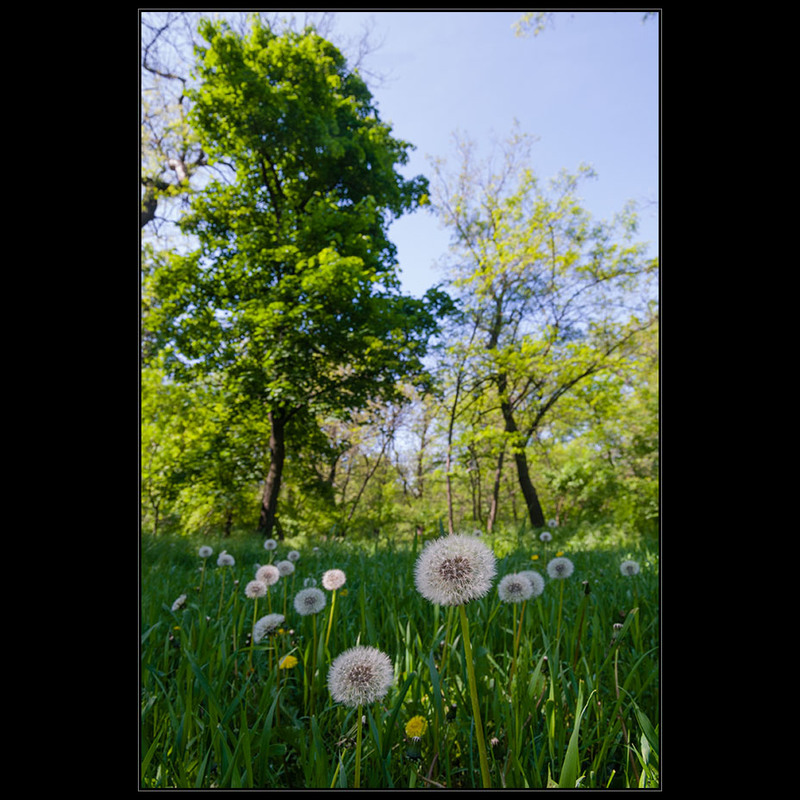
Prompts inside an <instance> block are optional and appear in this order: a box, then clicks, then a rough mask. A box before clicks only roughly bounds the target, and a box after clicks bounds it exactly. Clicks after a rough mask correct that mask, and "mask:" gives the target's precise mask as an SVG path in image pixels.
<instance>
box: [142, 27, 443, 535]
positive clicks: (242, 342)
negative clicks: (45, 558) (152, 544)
mask: <svg viewBox="0 0 800 800" xmlns="http://www.w3.org/2000/svg"><path fill="white" fill-rule="evenodd" d="M200 32H201V34H202V35H203V37H204V38H205V40H206V42H207V43H206V44H205V45H203V46H199V47H198V48H197V59H198V60H197V68H196V71H197V76H198V79H199V85H198V88H197V89H194V90H191V97H192V111H191V113H190V116H189V121H190V124H191V125H192V126H193V129H194V131H195V133H196V136H197V140H198V143H199V145H200V147H202V149H203V152H205V153H206V154H207V157H208V160H209V163H211V164H220V165H222V166H224V168H225V171H226V175H225V177H224V178H221V179H215V180H210V181H209V182H208V183H207V185H206V186H205V187H204V188H203V189H202V190H201V191H198V192H196V193H195V194H194V195H193V196H192V197H191V199H190V208H189V211H188V212H187V213H186V214H185V215H184V216H183V218H182V219H181V221H180V228H181V231H182V232H183V233H184V234H186V235H187V236H189V237H191V240H192V241H194V242H196V246H195V247H194V248H193V249H191V250H190V251H189V252H186V253H180V254H178V253H173V254H171V255H170V256H169V257H168V258H167V259H166V261H165V263H163V264H162V265H160V266H158V267H155V268H153V269H152V271H151V273H150V276H149V278H148V281H147V291H148V293H149V294H150V296H151V297H152V302H151V303H150V305H149V309H150V311H149V318H148V320H147V327H148V329H149V330H151V331H152V332H153V335H154V338H155V341H156V343H157V347H158V349H159V350H160V351H161V352H162V353H163V354H164V364H165V366H166V368H167V370H168V371H169V372H170V374H172V375H173V376H175V377H177V378H181V379H191V378H192V377H196V376H198V375H211V374H213V375H216V376H218V378H219V380H221V381H223V382H224V383H225V384H226V385H227V387H228V390H229V391H230V392H231V395H232V396H233V397H235V398H237V401H238V402H240V403H242V404H244V405H248V406H250V407H255V408H260V409H261V410H262V411H263V413H265V414H266V415H267V416H268V417H269V419H270V423H271V426H272V442H271V448H270V449H271V453H272V460H271V471H270V475H271V478H272V485H271V487H270V489H269V490H268V492H267V497H266V498H265V509H266V511H265V515H264V519H263V520H262V521H263V524H264V527H265V529H267V530H268V529H269V528H270V527H271V525H272V524H274V514H275V508H276V503H277V493H278V491H279V487H280V476H281V471H282V461H283V457H284V453H285V444H286V442H285V434H286V425H287V423H289V421H290V420H291V419H292V418H293V417H296V416H298V415H304V416H306V417H310V418H314V417H315V416H316V415H319V414H329V415H334V416H337V415H338V416H347V414H348V413H349V412H351V411H353V410H356V409H359V408H362V407H364V406H365V405H366V404H367V403H368V402H369V401H370V400H371V399H374V398H390V397H398V396H399V395H398V390H397V387H398V382H399V381H400V380H401V379H404V380H411V381H416V380H424V378H425V374H426V373H425V369H424V366H423V358H424V355H425V352H426V349H427V343H428V342H429V340H430V338H431V336H432V335H433V334H434V333H435V331H436V329H437V317H438V316H439V314H440V313H441V310H442V308H443V307H444V306H446V304H447V303H448V297H447V295H445V294H444V293H442V292H436V291H435V290H432V291H431V292H429V293H428V295H426V297H425V298H423V299H421V300H420V299H415V298H412V297H408V296H405V295H403V294H402V293H401V292H400V290H399V281H398V279H397V275H396V267H397V264H396V257H395V255H396V254H395V248H394V246H393V245H392V244H391V242H390V241H389V239H388V238H387V234H386V229H387V226H388V224H389V222H390V221H391V219H393V218H395V217H397V216H399V215H401V214H403V213H405V212H407V211H411V210H413V209H414V208H416V207H417V206H419V205H420V204H421V203H423V202H425V192H426V189H427V181H426V180H425V179H424V178H422V177H417V178H412V179H406V178H404V177H403V176H402V175H401V174H400V172H399V171H398V168H399V167H400V166H401V165H403V164H404V163H406V161H407V152H408V149H409V148H410V145H409V144H408V143H406V142H403V141H400V140H398V139H395V138H394V137H393V136H392V134H391V128H390V126H389V125H387V124H385V123H383V122H382V121H381V120H380V118H379V115H378V112H377V109H376V108H375V106H374V105H373V103H372V98H371V95H370V92H369V90H368V89H367V87H366V85H365V83H364V82H363V81H362V80H361V79H360V78H359V76H358V74H357V73H356V72H353V71H350V70H349V69H348V66H347V62H346V59H345V58H344V57H343V56H342V54H341V53H340V52H339V51H338V50H337V49H336V48H335V47H334V46H333V45H332V44H330V43H329V42H328V41H326V40H325V39H323V38H322V37H320V36H319V35H317V34H316V33H315V32H314V31H313V29H307V30H305V31H303V32H302V33H297V32H294V31H287V32H285V33H283V34H280V35H278V34H276V33H274V32H273V31H272V30H271V29H270V28H269V27H268V26H265V25H264V24H263V23H261V22H260V21H259V20H257V19H254V21H253V25H252V27H251V30H250V32H249V33H248V34H246V35H239V34H236V33H234V32H233V31H231V30H230V29H229V28H228V27H227V26H226V25H225V24H224V23H219V24H213V23H211V22H208V21H206V22H204V23H203V24H202V26H201V28H200ZM268 485H269V479H268Z"/></svg>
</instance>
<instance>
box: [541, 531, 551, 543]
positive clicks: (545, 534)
mask: <svg viewBox="0 0 800 800" xmlns="http://www.w3.org/2000/svg"><path fill="white" fill-rule="evenodd" d="M539 539H540V541H542V542H551V541H552V540H553V534H552V533H550V531H542V532H541V533H540V534H539Z"/></svg>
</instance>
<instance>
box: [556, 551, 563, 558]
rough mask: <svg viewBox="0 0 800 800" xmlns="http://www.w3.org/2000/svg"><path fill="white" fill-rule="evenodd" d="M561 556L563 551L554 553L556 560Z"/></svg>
mask: <svg viewBox="0 0 800 800" xmlns="http://www.w3.org/2000/svg"><path fill="white" fill-rule="evenodd" d="M563 555H564V551H563V550H559V551H558V552H557V553H556V558H561V556H563Z"/></svg>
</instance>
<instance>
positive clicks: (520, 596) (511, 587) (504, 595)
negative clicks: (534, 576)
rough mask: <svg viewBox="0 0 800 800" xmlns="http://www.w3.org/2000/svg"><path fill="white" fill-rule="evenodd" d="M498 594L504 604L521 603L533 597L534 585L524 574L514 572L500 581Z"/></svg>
mask: <svg viewBox="0 0 800 800" xmlns="http://www.w3.org/2000/svg"><path fill="white" fill-rule="evenodd" d="M497 593H498V594H499V595H500V599H501V600H502V601H503V602H504V603H521V602H522V601H523V600H528V599H529V598H530V597H531V596H532V595H533V584H532V583H531V582H530V581H529V580H528V578H527V577H526V576H525V575H524V574H522V573H519V572H514V573H511V574H509V575H504V576H503V577H502V578H501V579H500V583H499V584H498V585H497Z"/></svg>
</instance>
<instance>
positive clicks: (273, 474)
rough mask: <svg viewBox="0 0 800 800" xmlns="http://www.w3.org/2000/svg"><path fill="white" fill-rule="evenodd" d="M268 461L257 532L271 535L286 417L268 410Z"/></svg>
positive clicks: (275, 509) (281, 463) (280, 473)
mask: <svg viewBox="0 0 800 800" xmlns="http://www.w3.org/2000/svg"><path fill="white" fill-rule="evenodd" d="M269 422H270V434H269V452H270V462H269V471H268V472H267V480H266V481H265V483H264V493H263V494H262V496H261V516H260V519H259V521H258V532H259V533H260V534H263V535H264V536H266V537H268V538H269V537H270V536H272V533H273V530H275V527H276V524H277V520H276V517H275V515H276V513H277V510H278V494H279V493H280V490H281V478H282V476H283V465H284V462H285V461H286V418H285V417H284V416H283V415H281V414H276V413H275V412H274V411H270V412H269Z"/></svg>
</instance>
